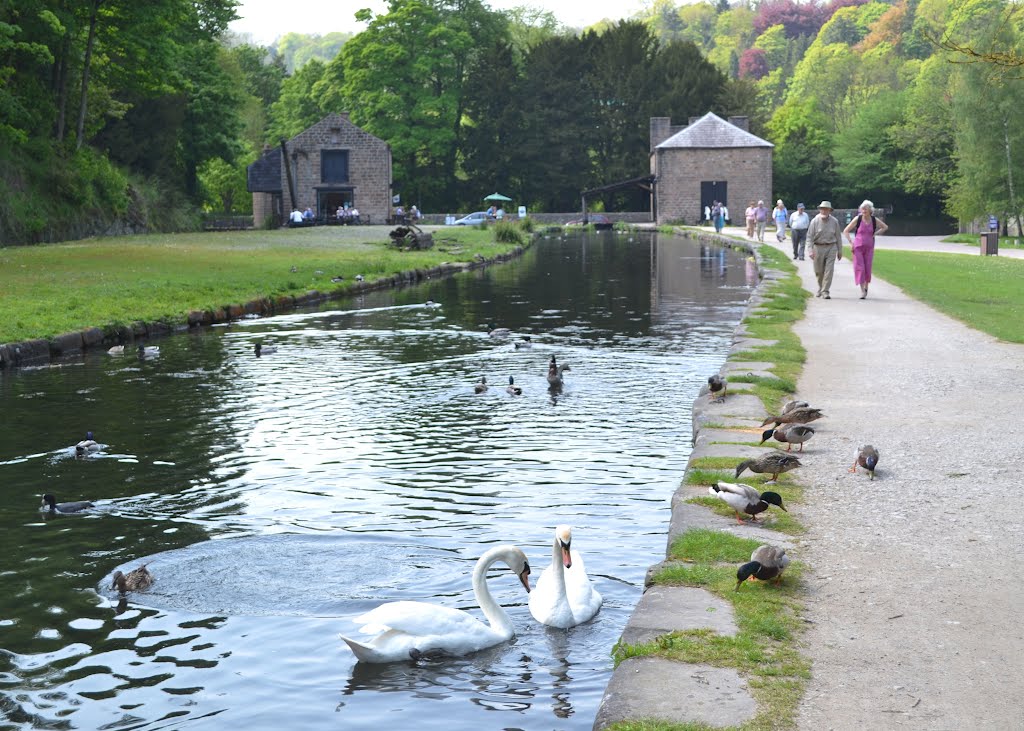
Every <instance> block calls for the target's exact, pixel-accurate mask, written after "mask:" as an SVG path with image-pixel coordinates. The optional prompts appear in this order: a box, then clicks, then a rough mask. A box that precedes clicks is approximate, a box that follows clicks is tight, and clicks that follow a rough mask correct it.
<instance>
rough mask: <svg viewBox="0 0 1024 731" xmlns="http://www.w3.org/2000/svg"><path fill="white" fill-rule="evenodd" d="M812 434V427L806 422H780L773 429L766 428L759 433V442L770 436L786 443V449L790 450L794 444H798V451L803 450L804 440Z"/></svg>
mask: <svg viewBox="0 0 1024 731" xmlns="http://www.w3.org/2000/svg"><path fill="white" fill-rule="evenodd" d="M813 436H814V427H813V426H807V425H806V424H782V425H781V426H777V427H775V428H774V429H768V430H766V431H765V432H764V433H762V434H761V444H764V443H765V442H767V441H768V440H769V439H771V438H772V437H775V441H777V442H785V443H786V451H787V452H789V451H792V449H793V445H794V444H799V445H800V451H801V452H802V451H804V442H806V441H807V440H808V439H810V438H811V437H813Z"/></svg>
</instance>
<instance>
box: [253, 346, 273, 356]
mask: <svg viewBox="0 0 1024 731" xmlns="http://www.w3.org/2000/svg"><path fill="white" fill-rule="evenodd" d="M252 351H253V353H255V354H256V357H257V358H261V357H263V356H264V355H273V354H274V353H276V352H277V346H276V345H264V344H263V343H256V344H255V345H254V346H253V348H252Z"/></svg>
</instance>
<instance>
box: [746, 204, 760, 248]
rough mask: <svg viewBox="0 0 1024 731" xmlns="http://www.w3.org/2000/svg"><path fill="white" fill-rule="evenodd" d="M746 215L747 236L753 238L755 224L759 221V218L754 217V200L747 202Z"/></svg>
mask: <svg viewBox="0 0 1024 731" xmlns="http://www.w3.org/2000/svg"><path fill="white" fill-rule="evenodd" d="M744 217H745V218H746V219H747V238H748V239H752V238H754V225H755V224H756V223H757V219H756V218H754V201H750V203H748V204H747V210H746V211H745V212H744Z"/></svg>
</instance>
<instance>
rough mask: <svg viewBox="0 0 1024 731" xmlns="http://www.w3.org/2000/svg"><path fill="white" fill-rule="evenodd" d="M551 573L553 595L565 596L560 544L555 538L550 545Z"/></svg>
mask: <svg viewBox="0 0 1024 731" xmlns="http://www.w3.org/2000/svg"><path fill="white" fill-rule="evenodd" d="M551 571H552V573H553V574H554V579H555V595H556V596H565V595H566V591H565V564H564V563H562V542H561V541H559V540H558V538H557V537H556V538H555V540H554V541H552V543H551Z"/></svg>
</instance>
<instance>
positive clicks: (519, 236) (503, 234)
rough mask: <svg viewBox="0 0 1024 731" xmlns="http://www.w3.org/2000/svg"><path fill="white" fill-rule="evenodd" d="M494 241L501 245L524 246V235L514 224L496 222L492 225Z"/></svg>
mask: <svg viewBox="0 0 1024 731" xmlns="http://www.w3.org/2000/svg"><path fill="white" fill-rule="evenodd" d="M494 240H495V241H497V242H499V243H502V244H525V243H526V235H525V234H524V233H523V231H522V229H520V228H519V226H517V225H516V224H514V223H509V222H508V221H498V222H497V223H496V224H494Z"/></svg>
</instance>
